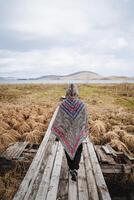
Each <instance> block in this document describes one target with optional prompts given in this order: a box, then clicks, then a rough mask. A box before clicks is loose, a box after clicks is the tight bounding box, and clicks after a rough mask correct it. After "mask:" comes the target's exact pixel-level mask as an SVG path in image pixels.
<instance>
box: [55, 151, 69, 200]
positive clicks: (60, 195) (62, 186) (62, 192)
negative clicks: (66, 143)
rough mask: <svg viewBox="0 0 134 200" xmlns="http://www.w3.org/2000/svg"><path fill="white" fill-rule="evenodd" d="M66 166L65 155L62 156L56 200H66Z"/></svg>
mask: <svg viewBox="0 0 134 200" xmlns="http://www.w3.org/2000/svg"><path fill="white" fill-rule="evenodd" d="M68 176H69V174H68V165H67V160H66V155H65V153H64V154H63V159H62V165H61V173H60V181H59V186H58V192H57V200H68Z"/></svg>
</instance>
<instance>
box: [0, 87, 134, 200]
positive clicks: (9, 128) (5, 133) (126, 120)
mask: <svg viewBox="0 0 134 200" xmlns="http://www.w3.org/2000/svg"><path fill="white" fill-rule="evenodd" d="M78 87H79V93H80V98H81V99H82V100H84V101H85V103H86V104H87V107H88V110H89V128H90V130H89V135H90V137H91V139H92V141H93V142H94V143H95V144H106V143H109V144H111V146H112V147H113V148H114V149H115V150H117V151H127V152H128V153H134V104H133V102H134V84H119V85H78ZM66 88H67V86H66V85H44V84H38V85H36V84H24V85H19V84H18V85H1V86H0V152H2V151H3V150H4V149H5V148H6V147H7V146H8V145H9V144H10V143H11V142H16V141H24V140H26V141H29V142H30V143H40V142H41V141H42V138H43V136H44V133H45V131H46V129H47V126H48V123H49V121H50V119H51V116H52V114H53V111H54V109H55V108H56V106H57V103H58V101H59V99H60V97H61V96H63V95H64V94H65V90H66ZM29 164H30V163H29ZM22 172H23V170H20V169H19V172H18V173H17V175H16V172H15V171H14V172H13V171H11V172H10V173H8V174H7V175H4V176H2V179H0V184H1V185H2V187H1V188H2V189H1V190H0V195H1V194H3V191H4V194H5V195H6V199H7V200H9V199H11V197H12V195H13V193H14V192H15V190H17V187H18V185H19V184H20V181H21V180H22V179H23V176H24V174H23V175H22V174H21V173H22ZM14 174H15V175H14ZM133 177H134V176H133V175H132V176H131V177H130V178H131V180H132V181H134V178H133ZM3 182H4V184H3Z"/></svg>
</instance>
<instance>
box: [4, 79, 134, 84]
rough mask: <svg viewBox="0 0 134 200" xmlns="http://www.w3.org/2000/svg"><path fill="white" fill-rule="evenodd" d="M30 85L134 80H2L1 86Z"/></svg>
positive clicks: (108, 82) (132, 81) (128, 81)
mask: <svg viewBox="0 0 134 200" xmlns="http://www.w3.org/2000/svg"><path fill="white" fill-rule="evenodd" d="M28 83H34V84H36V83H37V84H39V83H44V84H64V83H81V84H91V83H101V84H111V83H116V84H120V83H134V80H127V81H126V80H125V81H123V80H11V79H9V80H6V79H5V80H0V84H28Z"/></svg>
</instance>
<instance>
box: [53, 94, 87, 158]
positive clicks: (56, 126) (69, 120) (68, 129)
mask: <svg viewBox="0 0 134 200" xmlns="http://www.w3.org/2000/svg"><path fill="white" fill-rule="evenodd" d="M51 130H52V133H53V134H54V135H55V136H56V137H57V138H58V139H59V140H60V141H61V143H62V145H63V146H64V149H65V150H66V152H67V153H68V155H69V157H70V158H71V159H72V160H73V159H74V156H75V153H76V151H77V148H78V147H79V145H80V144H81V143H82V141H83V140H84V139H85V138H86V136H87V134H88V123H87V112H86V107H85V104H84V103H83V102H82V101H81V100H79V99H73V98H67V99H66V100H64V101H63V102H62V103H61V104H60V106H59V110H58V113H57V116H56V118H55V121H54V123H53V125H52V129H51Z"/></svg>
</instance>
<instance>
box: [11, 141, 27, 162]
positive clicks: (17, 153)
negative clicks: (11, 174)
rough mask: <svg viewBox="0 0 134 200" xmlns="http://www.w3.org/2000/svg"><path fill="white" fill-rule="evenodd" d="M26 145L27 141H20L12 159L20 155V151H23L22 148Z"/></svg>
mask: <svg viewBox="0 0 134 200" xmlns="http://www.w3.org/2000/svg"><path fill="white" fill-rule="evenodd" d="M27 145H28V142H26V141H25V142H22V144H21V145H19V147H18V149H17V150H16V152H15V153H14V155H13V159H18V158H19V157H20V155H21V154H22V152H23V151H24V149H25V148H26V146H27Z"/></svg>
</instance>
